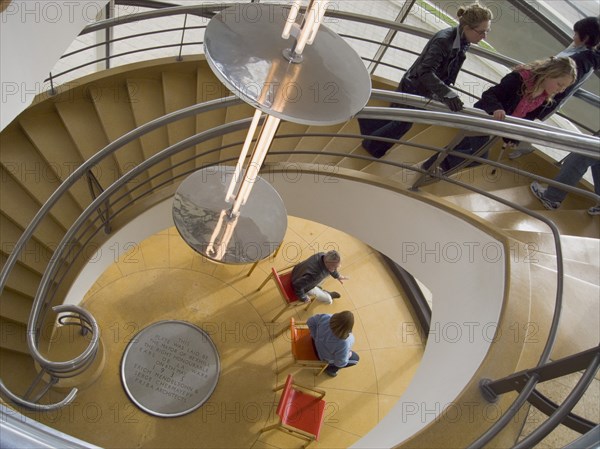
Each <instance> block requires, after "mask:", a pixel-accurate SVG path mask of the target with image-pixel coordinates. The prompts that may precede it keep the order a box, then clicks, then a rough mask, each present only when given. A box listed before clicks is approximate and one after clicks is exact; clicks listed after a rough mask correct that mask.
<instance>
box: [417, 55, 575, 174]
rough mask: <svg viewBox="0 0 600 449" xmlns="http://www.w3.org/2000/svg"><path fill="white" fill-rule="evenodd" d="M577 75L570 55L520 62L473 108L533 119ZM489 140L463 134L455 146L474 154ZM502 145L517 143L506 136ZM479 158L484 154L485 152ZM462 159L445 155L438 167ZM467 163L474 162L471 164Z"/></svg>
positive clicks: (498, 115) (500, 117) (500, 115)
mask: <svg viewBox="0 0 600 449" xmlns="http://www.w3.org/2000/svg"><path fill="white" fill-rule="evenodd" d="M576 77H577V68H576V66H575V63H574V62H573V60H572V59H571V58H562V57H561V58H556V57H554V56H552V57H550V58H548V59H544V60H540V61H534V62H531V63H529V64H522V65H519V66H517V67H515V69H514V70H513V71H512V72H510V73H509V74H508V75H506V76H505V77H504V78H502V79H501V80H500V83H498V84H497V85H496V86H493V87H491V88H489V89H488V90H486V91H485V92H483V94H482V95H481V100H479V101H478V102H477V103H475V105H474V106H475V107H476V108H479V109H483V110H484V111H485V112H487V113H488V114H490V115H493V116H494V118H495V119H496V120H504V119H505V118H506V116H507V115H510V116H512V117H519V118H524V119H526V120H535V119H536V118H538V117H539V116H540V115H541V114H542V112H543V111H544V107H545V106H547V105H548V104H551V103H552V101H553V98H554V96H555V95H557V94H559V93H561V92H563V91H564V90H565V89H566V88H567V87H569V86H570V85H571V84H572V83H573V82H574V81H575V79H576ZM489 139H490V137H489V136H469V137H465V138H464V139H463V140H461V141H460V143H459V144H458V145H457V146H456V147H455V148H454V151H458V152H461V153H465V154H474V153H475V152H477V150H479V149H480V148H481V147H482V146H483V145H485V143H486V142H487V141H488V140H489ZM504 142H505V146H506V147H508V148H509V149H512V148H514V147H516V146H517V144H518V143H519V142H518V141H517V140H514V139H509V138H505V139H504ZM437 157H438V155H437V154H434V155H433V156H432V157H430V158H429V159H428V160H427V161H425V163H424V164H423V167H422V168H423V169H425V170H426V169H428V168H429V167H430V166H431V164H433V162H434V161H435V160H436V159H437ZM481 157H487V154H484V155H482V156H481ZM463 160H464V159H463V158H461V157H460V156H452V155H448V156H447V157H446V158H445V159H444V160H442V162H441V163H440V165H439V167H440V169H441V170H442V171H447V170H450V169H451V168H454V167H456V166H457V165H458V164H460V163H461V162H462V161H463ZM470 165H476V163H471V164H470Z"/></svg>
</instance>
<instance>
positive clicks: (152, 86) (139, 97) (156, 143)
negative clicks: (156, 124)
mask: <svg viewBox="0 0 600 449" xmlns="http://www.w3.org/2000/svg"><path fill="white" fill-rule="evenodd" d="M127 92H128V94H129V100H130V104H131V111H132V112H133V117H134V120H135V126H136V127H137V126H141V125H143V124H145V123H148V122H150V121H152V120H154V119H156V118H158V117H162V116H163V115H164V114H165V102H164V98H163V92H162V81H161V79H158V78H148V79H146V78H128V79H127ZM140 142H141V147H142V153H143V155H144V159H148V158H150V157H151V156H154V155H155V154H156V153H158V152H160V151H161V150H164V149H165V148H167V147H168V146H169V138H168V136H167V130H166V127H161V128H158V129H156V130H154V131H152V132H150V133H147V134H145V135H143V136H141V137H140ZM170 167H171V163H170V161H169V160H164V161H162V162H160V163H158V164H156V165H154V166H153V167H151V168H149V169H148V175H149V177H150V178H152V177H153V176H155V175H158V174H159V173H160V172H162V171H163V170H167V171H166V173H165V174H164V175H159V176H158V177H157V178H154V179H153V180H152V181H151V184H152V186H158V185H159V184H160V183H161V182H163V181H164V180H165V179H167V177H171V174H172V173H171V170H170Z"/></svg>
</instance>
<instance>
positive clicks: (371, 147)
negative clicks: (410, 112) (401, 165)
mask: <svg viewBox="0 0 600 449" xmlns="http://www.w3.org/2000/svg"><path fill="white" fill-rule="evenodd" d="M392 107H403V108H406V109H414V108H411V107H410V106H405V105H399V104H394V105H392ZM358 125H359V126H360V133H361V134H363V135H367V136H374V137H387V138H390V139H401V138H402V136H404V134H406V133H407V132H408V130H409V129H410V128H411V127H412V125H413V124H412V123H410V122H398V121H395V120H368V119H362V118H360V119H358ZM393 145H394V144H393V143H390V142H381V141H378V140H371V139H364V140H363V141H362V146H363V148H364V149H365V150H367V151H368V152H369V154H371V156H373V157H376V158H380V157H383V156H384V155H385V153H386V152H387V150H389V149H390V148H391V147H392V146H393Z"/></svg>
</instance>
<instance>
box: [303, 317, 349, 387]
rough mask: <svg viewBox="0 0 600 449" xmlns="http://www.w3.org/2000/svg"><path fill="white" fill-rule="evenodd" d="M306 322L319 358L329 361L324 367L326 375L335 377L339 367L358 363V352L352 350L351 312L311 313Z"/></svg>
mask: <svg viewBox="0 0 600 449" xmlns="http://www.w3.org/2000/svg"><path fill="white" fill-rule="evenodd" d="M306 324H307V325H308V328H309V329H310V335H311V337H312V339H313V344H314V347H315V351H316V353H317V355H318V356H319V359H320V360H323V361H325V362H327V363H329V366H328V367H327V368H326V369H325V373H326V374H327V375H329V376H331V377H335V376H337V372H338V370H339V369H341V368H347V367H349V366H354V365H356V364H357V363H358V360H359V357H358V354H357V353H356V352H354V351H353V350H352V345H353V344H354V335H352V328H353V327H354V314H353V313H352V312H350V311H349V310H344V311H343V312H339V313H334V314H333V315H330V314H326V313H324V314H317V315H313V316H311V317H310V318H309V319H308V321H307V322H306Z"/></svg>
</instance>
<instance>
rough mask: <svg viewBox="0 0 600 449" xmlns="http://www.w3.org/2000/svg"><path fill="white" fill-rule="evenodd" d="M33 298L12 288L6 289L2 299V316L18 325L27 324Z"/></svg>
mask: <svg viewBox="0 0 600 449" xmlns="http://www.w3.org/2000/svg"><path fill="white" fill-rule="evenodd" d="M32 303H33V298H32V297H31V296H25V295H23V294H21V293H19V292H16V291H14V290H12V289H10V288H5V289H4V291H3V292H2V296H1V297H0V316H1V317H2V318H6V319H8V320H10V321H14V322H16V323H21V324H25V325H26V324H27V322H28V321H29V312H30V311H31V305H32Z"/></svg>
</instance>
